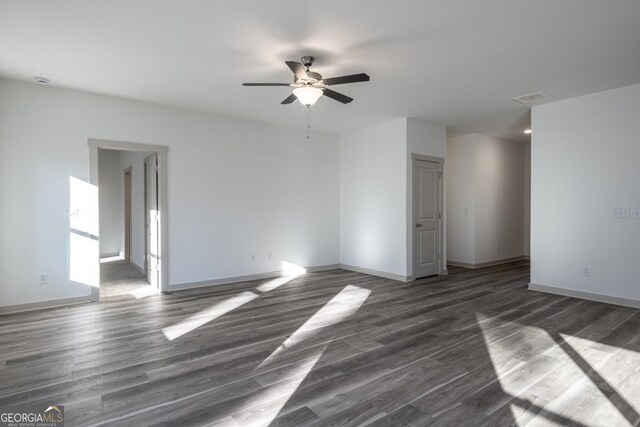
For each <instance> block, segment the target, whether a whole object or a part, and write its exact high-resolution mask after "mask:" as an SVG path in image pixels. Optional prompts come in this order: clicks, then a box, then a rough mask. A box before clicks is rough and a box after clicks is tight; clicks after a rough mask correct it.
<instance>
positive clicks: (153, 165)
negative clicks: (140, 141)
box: [144, 154, 161, 289]
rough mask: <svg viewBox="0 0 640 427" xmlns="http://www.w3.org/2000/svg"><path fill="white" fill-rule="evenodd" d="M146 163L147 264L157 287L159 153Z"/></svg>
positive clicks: (151, 279)
mask: <svg viewBox="0 0 640 427" xmlns="http://www.w3.org/2000/svg"><path fill="white" fill-rule="evenodd" d="M144 165H145V168H144V169H145V206H146V208H145V216H146V218H145V228H146V244H145V246H146V254H145V258H146V259H145V265H146V270H147V280H148V281H149V283H150V284H151V286H153V287H154V288H156V289H159V286H160V262H161V260H160V251H159V249H160V242H159V236H160V233H159V231H160V211H159V210H158V155H157V154H152V155H151V156H149V157H147V158H146V159H144Z"/></svg>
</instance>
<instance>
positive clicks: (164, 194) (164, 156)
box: [87, 138, 169, 302]
mask: <svg viewBox="0 0 640 427" xmlns="http://www.w3.org/2000/svg"><path fill="white" fill-rule="evenodd" d="M87 144H88V145H89V182H90V183H91V184H92V185H95V186H96V187H98V183H99V179H98V178H99V176H98V150H99V149H104V150H120V151H148V152H156V153H158V206H159V209H160V212H161V213H162V216H161V221H160V231H159V233H160V238H159V248H158V252H159V253H160V259H161V262H160V280H159V283H160V289H159V290H160V292H168V291H169V220H168V219H169V215H168V212H169V203H168V174H167V165H168V155H169V147H167V146H166V145H151V144H139V143H135V142H124V141H109V140H103V139H93V138H89V139H88V141H87ZM98 203H99V202H98ZM99 211H100V207H99V206H98V212H99ZM98 221H100V218H99V214H98ZM95 262H96V263H97V265H98V268H99V266H100V256H99V255H98V257H97V258H96V260H95ZM99 300H100V287H99V286H98V287H91V301H92V302H97V301H99Z"/></svg>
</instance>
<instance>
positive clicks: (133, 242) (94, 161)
mask: <svg viewBox="0 0 640 427" xmlns="http://www.w3.org/2000/svg"><path fill="white" fill-rule="evenodd" d="M89 146H90V154H91V183H92V184H93V185H94V186H96V187H98V193H101V192H104V191H107V189H106V188H104V187H103V179H101V178H102V174H103V173H104V167H103V166H102V165H101V162H100V158H101V155H104V153H109V156H111V157H113V156H114V154H113V153H117V154H116V156H119V159H120V160H119V161H118V162H117V164H118V167H119V169H118V170H117V173H116V174H117V176H118V177H119V180H120V184H119V185H118V188H119V189H120V191H121V193H120V195H119V196H118V198H117V200H119V203H120V204H119V207H118V208H116V210H119V212H120V214H119V215H116V217H117V216H119V218H121V219H120V224H121V226H120V227H121V228H119V230H120V231H119V234H118V236H119V237H118V239H114V238H109V237H110V236H109V235H108V233H106V231H105V230H106V229H107V228H106V227H103V226H102V225H104V224H107V223H109V221H110V217H113V216H107V215H105V214H104V212H106V211H107V210H108V207H109V205H110V203H111V201H112V200H116V198H112V199H108V200H107V202H106V203H105V200H104V199H103V198H99V206H100V208H99V210H100V215H99V221H98V222H99V223H100V224H101V227H100V229H101V232H100V236H99V240H100V243H101V245H102V243H103V242H104V246H106V245H107V243H108V242H112V244H116V245H117V242H116V243H113V242H114V241H116V240H117V241H119V242H121V246H118V248H120V247H121V248H122V249H121V250H117V249H116V250H115V256H114V257H112V259H111V261H115V262H109V264H108V265H105V262H104V261H105V259H104V258H103V257H102V256H101V257H100V258H101V259H100V261H101V263H100V266H101V268H100V270H101V271H103V270H104V272H105V273H107V274H105V275H102V274H101V277H100V283H99V284H98V286H97V287H95V288H92V292H91V296H92V301H98V300H99V299H101V298H104V297H107V298H110V297H112V296H114V293H113V292H112V291H113V290H114V289H115V287H114V286H113V285H114V284H117V285H118V286H119V287H120V290H117V292H118V293H117V295H116V296H126V297H135V298H141V297H143V296H150V295H153V294H157V293H158V292H162V291H166V290H167V288H168V284H167V281H168V276H167V269H166V260H167V259H168V246H167V244H168V234H167V230H166V228H167V224H166V221H163V220H162V218H166V212H167V197H166V193H167V177H166V164H167V153H168V149H167V147H164V146H155V145H146V144H135V143H126V142H117V141H103V140H89ZM105 157H107V156H105ZM105 209H106V210H105ZM111 222H113V221H111ZM120 236H121V237H120ZM120 239H121V240H120ZM100 252H101V255H102V253H103V252H102V248H100ZM103 267H106V268H104V269H103ZM109 270H110V271H109ZM114 280H115V281H118V280H119V281H120V282H118V283H116V282H114ZM129 285H131V286H129ZM128 287H129V288H131V289H129V288H128ZM123 291H124V292H123ZM135 291H138V292H135Z"/></svg>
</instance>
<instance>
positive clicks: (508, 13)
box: [0, 0, 640, 141]
mask: <svg viewBox="0 0 640 427" xmlns="http://www.w3.org/2000/svg"><path fill="white" fill-rule="evenodd" d="M304 54H312V55H315V56H316V57H317V60H316V64H315V66H314V68H313V70H315V71H317V72H320V73H322V74H323V75H324V76H325V77H331V76H334V75H342V74H351V73H357V72H366V73H368V74H369V75H370V76H371V82H369V83H356V84H352V85H344V86H336V87H335V89H336V90H339V91H340V92H343V93H345V94H346V95H349V96H352V97H354V98H355V101H354V102H353V103H351V104H349V105H342V104H339V103H337V102H335V101H332V100H330V99H328V98H323V99H321V100H320V101H318V103H317V104H316V105H315V106H314V107H312V108H313V110H312V122H313V126H314V128H315V129H320V130H325V131H329V132H336V133H337V132H344V131H347V130H351V129H355V128H359V127H362V126H367V125H370V124H374V123H378V122H381V121H385V120H389V119H393V118H397V117H400V116H409V117H419V118H423V119H427V120H431V121H434V122H437V123H441V124H445V125H447V126H449V127H451V132H452V133H454V134H455V133H457V134H460V133H468V132H479V133H485V134H489V135H494V136H498V137H502V138H505V139H510V140H515V141H523V140H524V141H526V140H527V139H528V137H526V136H524V135H523V134H522V129H523V128H524V127H526V126H527V125H528V122H529V113H528V109H527V108H526V107H523V106H522V105H519V104H516V103H515V102H513V101H512V100H511V98H513V97H515V96H519V95H523V94H526V93H530V92H534V91H537V90H543V91H545V92H547V93H549V94H551V95H553V100H558V99H562V98H568V97H573V96H576V95H581V94H586V93H592V92H597V91H601V90H606V89H612V88H616V87H621V86H626V85H631V84H636V83H640V1H638V0H615V1H613V0H611V1H603V0H563V1H558V0H536V1H531V0H482V1H478V0H446V1H443V0H440V1H426V0H412V1H409V0H402V1H390V0H389V1H384V0H376V1H373V0H366V1H365V0H349V1H346V0H342V1H323V2H318V1H305V0H296V1H288V0H278V1H264V0H255V1H248V0H226V1H224V2H223V1H212V0H183V1H175V0H126V1H124V0H58V1H42V0H40V1H33V0H3V1H2V2H0V76H4V77H8V78H12V79H18V80H24V81H33V80H32V77H33V76H44V77H48V78H49V79H51V82H52V85H53V86H57V87H64V88H72V89H79V90H86V91H91V92H97V93H103V94H109V95H115V96H121V97H126V98H132V99H138V100H144V101H150V102H154V103H159V104H164V105H172V106H179V107H186V108H191V109H196V110H204V111H210V112H213V113H219V114H223V115H227V116H234V117H242V118H248V119H254V120H259V121H264V122H270V123H277V124H284V125H288V126H297V127H304V126H305V125H306V112H305V109H304V107H302V106H301V105H299V104H298V103H295V104H292V105H280V104H279V103H280V101H281V100H282V99H284V98H285V97H286V96H287V95H288V94H289V89H288V88H286V87H267V88H248V87H243V86H241V85H240V84H241V83H242V82H251V81H258V82H262V81H266V82H269V81H273V82H288V81H290V80H291V78H292V74H291V72H290V71H289V69H288V68H287V67H286V66H285V64H284V62H283V61H285V60H299V58H300V56H302V55H304Z"/></svg>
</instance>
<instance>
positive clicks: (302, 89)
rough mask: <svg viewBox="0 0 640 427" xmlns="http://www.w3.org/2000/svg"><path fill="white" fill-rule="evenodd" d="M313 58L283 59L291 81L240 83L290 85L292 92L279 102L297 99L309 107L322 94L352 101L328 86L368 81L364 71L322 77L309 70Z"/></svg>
mask: <svg viewBox="0 0 640 427" xmlns="http://www.w3.org/2000/svg"><path fill="white" fill-rule="evenodd" d="M314 60H315V58H314V57H313V56H303V57H302V58H301V62H295V61H285V63H286V64H287V65H288V66H289V68H290V69H291V71H293V74H294V78H293V83H242V85H243V86H291V87H293V88H294V89H293V93H292V94H291V95H289V96H288V97H287V98H286V99H285V100H284V101H282V102H281V104H291V103H292V102H293V101H295V100H296V99H297V100H298V101H300V103H301V104H302V105H304V106H306V107H309V106H311V105H313V104H315V103H316V101H317V100H318V98H320V97H321V96H322V95H325V96H328V97H329V98H331V99H335V100H336V101H338V102H342V103H343V104H348V103H349V102H351V101H353V98H350V97H348V96H346V95H343V94H341V93H338V92H336V91H334V90H331V89H329V88H328V86H333V85H341V84H345V83H356V82H368V81H369V76H368V75H367V74H365V73H360V74H351V75H348V76H340V77H331V78H329V79H323V78H322V76H321V75H320V74H318V73H315V72H313V71H310V70H309V67H311V65H313V61H314Z"/></svg>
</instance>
